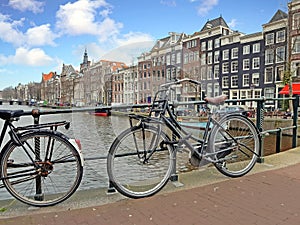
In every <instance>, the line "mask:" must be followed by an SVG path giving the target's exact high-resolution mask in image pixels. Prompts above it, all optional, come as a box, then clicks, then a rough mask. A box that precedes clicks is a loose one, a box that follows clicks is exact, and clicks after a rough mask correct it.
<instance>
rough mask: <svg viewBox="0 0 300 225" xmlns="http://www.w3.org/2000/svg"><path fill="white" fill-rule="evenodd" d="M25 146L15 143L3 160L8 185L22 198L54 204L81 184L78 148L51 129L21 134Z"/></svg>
mask: <svg viewBox="0 0 300 225" xmlns="http://www.w3.org/2000/svg"><path fill="white" fill-rule="evenodd" d="M21 139H22V141H23V142H22V143H24V146H16V145H14V144H11V145H10V146H9V147H8V148H7V149H6V150H5V152H4V153H3V157H2V162H1V171H2V176H3V177H4V181H3V182H4V186H5V187H6V188H7V190H8V191H9V192H10V193H11V194H12V195H13V196H14V197H15V198H17V199H19V200H20V201H22V202H24V203H26V204H30V205H34V206H50V205H54V204H57V203H60V202H62V201H64V200H66V199H67V198H68V197H70V196H71V195H72V194H73V193H74V192H75V190H76V189H77V187H78V186H79V184H80V181H81V178H82V173H83V168H82V165H81V161H80V157H79V155H78V154H77V152H76V150H75V149H74V147H73V146H72V145H71V144H70V143H69V142H68V141H67V140H66V139H64V138H62V137H60V136H58V135H55V134H53V133H51V132H48V131H39V132H35V133H29V134H27V135H25V136H23V137H21Z"/></svg>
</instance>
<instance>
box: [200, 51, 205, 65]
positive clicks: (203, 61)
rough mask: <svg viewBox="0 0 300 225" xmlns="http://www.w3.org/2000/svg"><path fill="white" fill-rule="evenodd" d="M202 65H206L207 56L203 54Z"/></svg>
mask: <svg viewBox="0 0 300 225" xmlns="http://www.w3.org/2000/svg"><path fill="white" fill-rule="evenodd" d="M201 65H206V54H205V53H203V54H201Z"/></svg>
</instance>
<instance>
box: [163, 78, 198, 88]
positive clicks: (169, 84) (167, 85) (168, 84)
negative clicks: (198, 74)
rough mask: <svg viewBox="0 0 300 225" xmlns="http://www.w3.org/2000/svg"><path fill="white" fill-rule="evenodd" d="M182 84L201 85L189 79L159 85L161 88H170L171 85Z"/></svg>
mask: <svg viewBox="0 0 300 225" xmlns="http://www.w3.org/2000/svg"><path fill="white" fill-rule="evenodd" d="M183 82H190V83H192V84H196V85H201V82H199V81H197V80H192V79H190V78H183V79H180V80H176V81H173V82H169V83H166V84H162V85H160V86H161V87H170V86H172V85H176V84H181V83H183Z"/></svg>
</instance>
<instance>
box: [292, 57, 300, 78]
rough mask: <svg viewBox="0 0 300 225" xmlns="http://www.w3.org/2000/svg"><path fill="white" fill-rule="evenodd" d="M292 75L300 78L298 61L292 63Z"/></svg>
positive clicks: (299, 63)
mask: <svg viewBox="0 0 300 225" xmlns="http://www.w3.org/2000/svg"><path fill="white" fill-rule="evenodd" d="M292 74H293V77H300V62H299V61H294V62H292Z"/></svg>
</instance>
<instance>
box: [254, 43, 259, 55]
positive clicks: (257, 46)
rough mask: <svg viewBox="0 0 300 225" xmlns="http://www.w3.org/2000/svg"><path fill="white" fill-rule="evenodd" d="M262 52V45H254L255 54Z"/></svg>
mask: <svg viewBox="0 0 300 225" xmlns="http://www.w3.org/2000/svg"><path fill="white" fill-rule="evenodd" d="M257 52H260V43H255V44H253V53H257Z"/></svg>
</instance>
